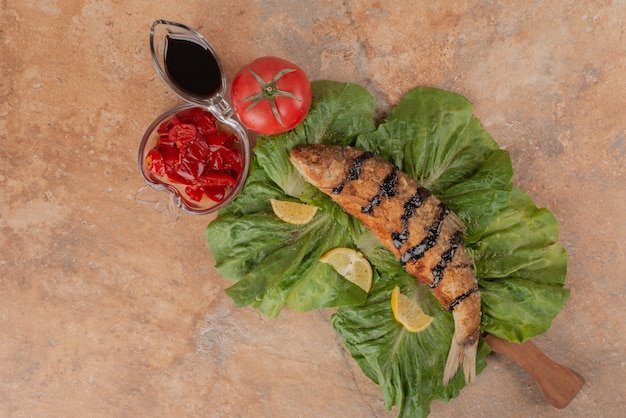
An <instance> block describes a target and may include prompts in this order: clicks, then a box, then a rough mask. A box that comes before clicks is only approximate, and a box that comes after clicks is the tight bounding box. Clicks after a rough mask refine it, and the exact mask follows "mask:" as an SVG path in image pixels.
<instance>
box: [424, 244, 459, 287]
mask: <svg viewBox="0 0 626 418" xmlns="http://www.w3.org/2000/svg"><path fill="white" fill-rule="evenodd" d="M462 242H463V239H462V238H461V234H460V233H459V232H457V233H455V234H454V235H452V237H451V238H450V243H449V244H450V248H448V249H447V250H446V251H445V252H444V253H443V254H441V259H440V260H439V263H437V265H436V266H435V267H434V268H433V269H432V273H433V282H432V283H431V284H429V286H430V288H431V289H434V288H435V287H437V286H439V283H440V282H441V279H443V271H444V270H445V269H446V267H448V263H450V261H452V259H453V258H454V253H455V252H456V249H457V248H459V245H461V243H462Z"/></svg>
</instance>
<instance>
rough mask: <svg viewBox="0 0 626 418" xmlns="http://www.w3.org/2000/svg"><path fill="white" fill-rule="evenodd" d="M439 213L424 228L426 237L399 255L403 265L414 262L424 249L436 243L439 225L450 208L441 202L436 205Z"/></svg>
mask: <svg viewBox="0 0 626 418" xmlns="http://www.w3.org/2000/svg"><path fill="white" fill-rule="evenodd" d="M438 208H439V213H438V215H437V218H436V219H435V221H434V222H433V223H432V225H430V226H429V227H428V228H427V229H426V237H424V239H423V240H422V241H421V242H420V243H419V244H417V245H415V246H414V247H411V248H409V249H408V250H406V251H405V252H404V254H402V255H401V256H400V263H402V265H403V266H404V265H405V264H406V263H411V262H413V263H414V262H416V261H418V260H419V259H420V258H422V257H423V256H424V254H426V251H428V250H430V249H431V248H433V247H434V246H435V244H436V243H437V239H438V238H439V233H440V232H441V225H443V220H444V219H445V217H446V216H447V215H448V213H450V209H448V208H447V206H446V205H444V204H443V203H439V205H438Z"/></svg>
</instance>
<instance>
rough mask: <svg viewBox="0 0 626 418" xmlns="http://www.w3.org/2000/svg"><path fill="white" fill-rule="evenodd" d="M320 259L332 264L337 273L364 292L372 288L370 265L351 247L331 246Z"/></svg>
mask: <svg viewBox="0 0 626 418" xmlns="http://www.w3.org/2000/svg"><path fill="white" fill-rule="evenodd" d="M320 261H321V262H322V263H326V264H330V265H331V266H333V268H334V269H335V270H336V271H337V273H339V274H341V275H342V276H343V277H345V278H346V279H347V280H348V281H350V282H352V283H354V284H355V285H357V286H359V287H360V288H361V289H363V290H365V291H366V292H369V291H370V289H371V288H372V266H371V265H370V263H369V261H367V259H366V258H365V257H363V254H361V253H360V252H358V251H356V250H353V249H352V248H345V247H338V248H333V249H332V250H330V251H328V252H326V253H325V254H324V255H323V256H322V257H321V258H320Z"/></svg>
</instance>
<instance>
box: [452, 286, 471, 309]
mask: <svg viewBox="0 0 626 418" xmlns="http://www.w3.org/2000/svg"><path fill="white" fill-rule="evenodd" d="M477 291H478V288H477V287H475V288H473V289H470V290H468V291H467V292H465V293H463V294H462V295H461V296H457V297H456V299H454V300H453V301H452V302H450V305H449V306H448V310H449V311H452V310H454V308H456V305H458V304H459V303H461V301H463V299H465V298H467V297H469V296H470V295H471V294H472V293H474V292H477Z"/></svg>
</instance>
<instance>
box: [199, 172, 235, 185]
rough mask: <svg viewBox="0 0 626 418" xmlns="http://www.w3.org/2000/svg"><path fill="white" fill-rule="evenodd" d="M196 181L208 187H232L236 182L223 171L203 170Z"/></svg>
mask: <svg viewBox="0 0 626 418" xmlns="http://www.w3.org/2000/svg"><path fill="white" fill-rule="evenodd" d="M198 181H199V182H200V184H202V185H203V186H208V187H233V186H234V185H235V183H236V182H237V180H236V179H235V178H234V177H233V176H231V175H230V174H228V173H226V172H223V171H215V170H205V171H204V173H202V175H201V176H199V177H198Z"/></svg>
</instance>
